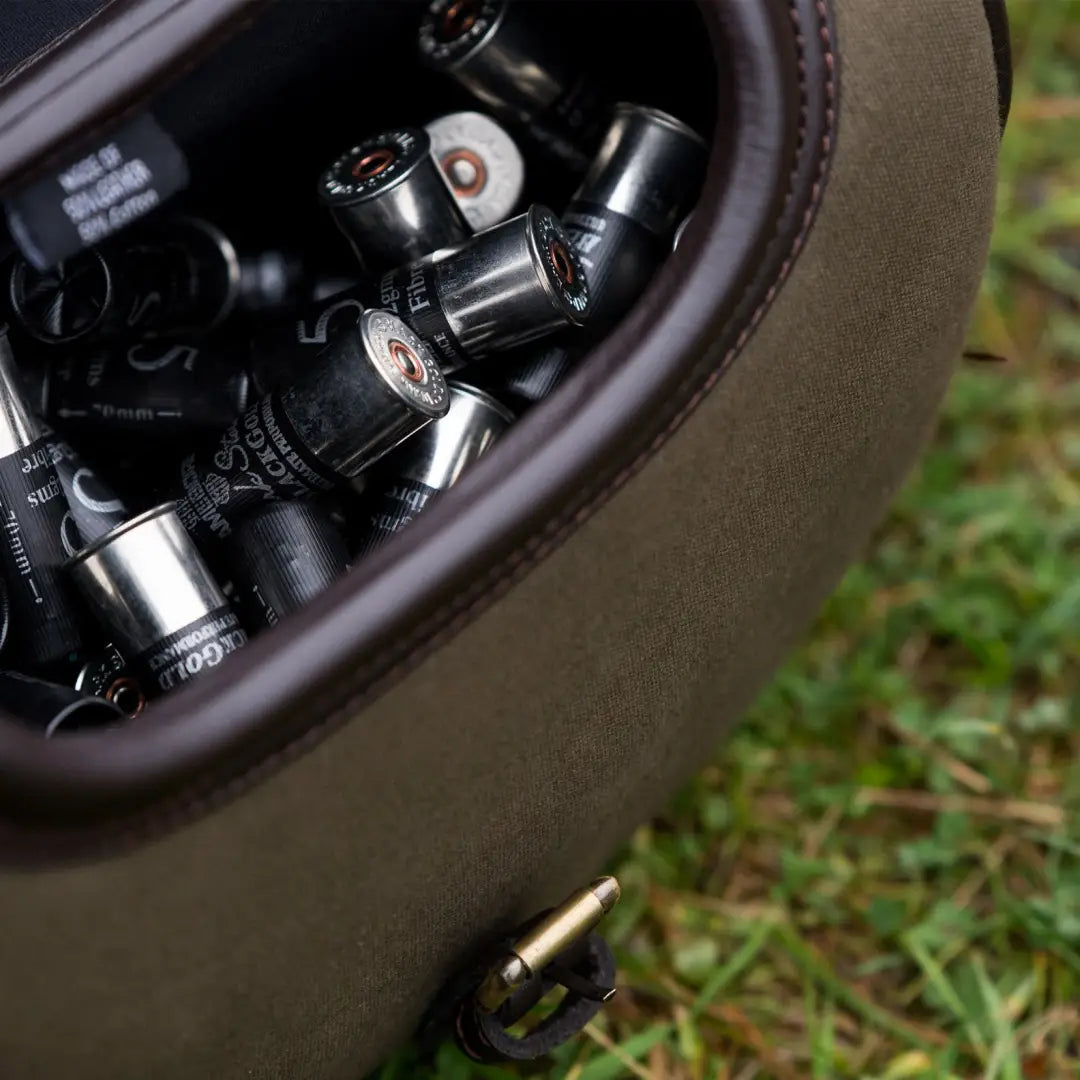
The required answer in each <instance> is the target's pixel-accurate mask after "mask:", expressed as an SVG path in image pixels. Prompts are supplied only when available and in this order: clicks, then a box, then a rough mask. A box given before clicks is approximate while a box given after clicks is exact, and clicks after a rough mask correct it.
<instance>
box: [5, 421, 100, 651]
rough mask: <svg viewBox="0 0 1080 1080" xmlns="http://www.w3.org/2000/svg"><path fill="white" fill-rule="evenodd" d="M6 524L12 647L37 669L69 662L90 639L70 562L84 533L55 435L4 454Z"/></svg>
mask: <svg viewBox="0 0 1080 1080" xmlns="http://www.w3.org/2000/svg"><path fill="white" fill-rule="evenodd" d="M0 529H2V531H3V542H2V543H0V570H2V572H3V575H4V578H5V579H6V581H7V586H8V606H9V610H10V619H11V634H10V638H9V642H8V646H7V650H8V652H9V654H10V656H11V658H12V660H13V662H15V663H16V664H17V665H18V666H19V667H20V668H25V669H27V670H31V671H36V670H42V669H45V668H48V667H51V666H52V665H54V664H57V663H60V662H63V661H65V660H66V659H67V658H68V657H69V656H72V655H73V654H76V653H77V652H78V651H79V649H80V648H81V647H82V645H83V634H82V628H81V624H80V619H79V616H78V611H77V609H76V607H75V605H74V601H73V599H72V597H71V594H70V586H69V585H68V582H67V581H66V580H65V579H64V575H63V569H62V568H63V565H64V563H65V562H66V561H67V560H68V558H69V557H70V556H71V555H72V554H73V553H74V552H75V551H77V550H78V548H79V546H80V545H81V538H80V536H79V533H78V531H77V528H76V523H75V519H74V516H73V515H72V513H71V511H70V510H69V508H68V505H67V501H66V499H65V497H64V486H63V484H62V483H61V482H60V477H59V475H58V474H57V470H56V465H55V463H54V461H53V448H52V446H51V444H50V442H49V439H48V438H47V437H44V436H41V437H39V438H37V439H36V440H35V441H34V442H32V443H30V445H29V446H26V447H25V448H23V449H22V450H20V451H19V452H18V453H16V454H11V455H9V456H7V457H5V458H0Z"/></svg>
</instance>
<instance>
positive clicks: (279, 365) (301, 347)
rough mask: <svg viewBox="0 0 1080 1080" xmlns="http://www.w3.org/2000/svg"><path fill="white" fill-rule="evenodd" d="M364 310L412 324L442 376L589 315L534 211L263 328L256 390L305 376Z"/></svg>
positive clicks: (580, 273)
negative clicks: (314, 358) (313, 359)
mask: <svg viewBox="0 0 1080 1080" xmlns="http://www.w3.org/2000/svg"><path fill="white" fill-rule="evenodd" d="M368 307H377V308H382V309H383V310H385V311H391V312H393V313H394V314H395V315H398V316H399V317H400V318H401V319H403V320H404V321H405V322H406V323H408V324H409V326H411V327H412V329H413V330H415V331H416V333H417V334H419V336H420V337H421V338H422V339H423V341H424V342H425V344H426V345H427V346H428V348H429V349H431V351H432V353H433V354H434V355H435V358H436V360H437V361H438V364H439V367H440V368H441V369H442V370H443V371H444V372H453V371H456V370H457V369H458V368H460V367H462V366H464V364H465V363H467V362H469V361H472V360H476V359H479V358H480V357H483V356H487V355H488V354H489V353H493V352H498V351H500V350H503V349H508V348H510V347H512V346H514V345H521V344H524V343H525V342H528V341H534V340H536V339H537V338H540V337H544V336H545V335H547V334H551V333H553V332H554V331H556V330H560V329H566V328H569V327H573V326H578V325H581V324H583V323H585V322H586V321H587V320H588V319H589V317H590V314H591V311H590V291H589V283H588V279H587V276H586V274H585V272H584V270H583V268H582V265H581V262H580V260H579V259H578V257H577V255H576V254H575V253H574V250H573V245H572V244H571V243H570V238H569V236H568V235H567V233H566V231H565V230H564V229H563V227H562V224H561V223H560V222H559V219H558V218H557V217H556V216H555V215H554V214H553V213H552V212H551V211H550V210H548V209H547V208H546V207H544V206H539V205H534V206H532V207H530V208H529V210H528V211H527V212H526V213H524V214H520V215H519V216H518V217H515V218H511V219H510V220H509V221H504V222H503V223H502V224H501V225H496V226H494V227H493V228H491V229H488V230H486V231H485V232H482V233H477V235H476V236H474V237H472V238H471V239H470V240H468V241H466V242H465V243H464V244H461V245H459V246H458V247H456V248H450V249H448V250H445V251H441V252H438V253H436V255H434V256H432V257H430V258H425V259H421V260H419V261H417V262H414V263H410V264H409V265H407V266H402V267H399V268H398V269H396V270H389V271H387V272H386V273H385V274H384V275H383V276H382V278H381V279H380V280H379V281H378V282H377V283H371V282H366V283H364V284H361V285H358V286H355V287H354V288H351V289H348V290H346V291H344V292H342V293H339V294H338V295H337V296H334V297H331V298H330V299H329V300H326V301H324V302H323V303H320V304H317V305H314V306H313V307H312V308H311V309H310V310H309V311H307V312H306V313H305V314H304V316H303V317H302V318H300V319H299V320H298V321H296V322H294V323H288V324H285V323H282V324H279V325H277V326H274V327H270V328H268V329H267V330H266V331H265V332H263V333H261V334H259V335H258V336H257V337H256V338H255V340H254V341H253V342H252V346H251V357H250V361H249V369H250V370H251V373H252V377H253V379H254V380H255V385H256V387H257V388H259V389H262V390H263V391H264V392H265V390H267V389H270V388H272V387H273V386H275V385H278V384H280V383H281V382H283V381H287V380H288V378H289V375H290V373H292V372H301V371H304V370H305V369H306V367H307V366H308V364H309V363H310V359H309V355H308V354H312V353H313V351H314V350H315V349H316V348H318V347H320V346H321V347H325V346H326V343H327V342H328V341H330V342H332V341H333V340H334V339H335V337H336V336H337V335H339V334H342V333H347V332H348V331H349V328H350V327H352V326H354V325H355V323H356V321H357V320H358V319H359V317H360V313H361V312H362V311H364V310H365V309H366V308H368Z"/></svg>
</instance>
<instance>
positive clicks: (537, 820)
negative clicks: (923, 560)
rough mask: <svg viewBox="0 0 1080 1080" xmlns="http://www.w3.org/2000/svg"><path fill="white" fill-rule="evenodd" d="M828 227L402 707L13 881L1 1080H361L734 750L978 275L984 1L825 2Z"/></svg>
mask: <svg viewBox="0 0 1080 1080" xmlns="http://www.w3.org/2000/svg"><path fill="white" fill-rule="evenodd" d="M836 9H837V21H838V31H839V45H840V53H841V62H842V67H841V70H842V83H841V94H842V112H841V126H840V132H839V144H838V148H837V154H836V157H835V160H834V164H833V169H832V177H831V180H830V183H829V187H828V190H827V193H826V196H825V199H824V204H823V207H822V211H821V216H820V219H819V221H818V223H817V226H816V227H815V230H814V232H813V234H812V236H811V239H810V242H809V244H808V246H807V247H806V249H805V251H804V253H803V255H802V257H801V260H800V261H799V263H798V265H797V266H796V268H795V271H794V273H793V275H792V277H791V278H790V280H789V281H788V283H787V285H786V286H785V288H784V289H783V291H782V293H781V294H780V296H779V298H778V300H777V302H776V304H775V306H774V307H773V309H772V311H771V313H770V314H769V316H768V317H767V318H766V320H765V321H764V322H763V323H762V325H761V327H760V328H759V330H758V331H757V333H756V335H755V336H754V337H753V339H752V340H751V342H750V343H749V345H748V347H747V348H746V349H745V351H744V352H743V354H742V355H741V356H740V357H739V358H738V359H737V361H736V362H735V364H734V366H733V367H732V368H731V370H730V371H729V372H728V373H727V374H726V375H725V376H724V378H722V379H721V380H720V382H719V384H718V385H717V387H716V389H715V390H714V391H713V392H712V394H711V396H710V397H709V398H708V399H707V400H706V401H705V402H704V404H703V405H702V406H701V407H700V408H699V410H698V411H697V412H696V413H695V414H694V416H693V417H692V418H691V419H690V421H689V422H688V423H687V424H686V425H685V426H684V427H683V428H682V429H681V430H680V431H679V432H678V434H677V435H676V436H675V437H674V438H673V439H672V440H671V441H670V442H669V443H668V444H667V445H666V446H665V447H664V448H663V450H662V451H661V452H660V453H659V454H658V455H657V457H656V458H654V459H653V460H652V461H651V463H650V464H649V465H648V466H647V467H646V468H645V469H644V470H643V471H642V472H641V473H640V474H639V475H638V476H637V477H636V478H635V479H634V480H633V481H632V482H631V483H630V484H629V485H628V486H627V487H625V488H624V489H623V490H622V491H621V492H620V493H619V494H618V495H616V496H615V497H614V498H613V499H612V500H611V501H610V502H609V503H608V504H607V505H606V506H605V507H604V508H603V509H602V510H601V511H600V512H599V513H598V514H597V515H596V516H595V517H594V518H593V519H591V520H590V521H589V522H587V523H586V524H585V525H584V526H583V527H582V528H581V529H580V531H579V532H577V533H576V534H575V535H574V536H573V537H572V538H571V539H570V540H569V542H568V543H567V544H566V545H565V546H564V547H562V548H561V549H559V550H558V551H556V552H555V553H554V554H552V555H551V557H550V558H548V559H547V560H546V561H545V562H544V563H543V564H542V565H540V566H539V567H538V568H537V569H535V570H534V571H533V572H532V573H531V574H529V575H528V576H527V577H526V578H525V579H524V580H523V581H522V582H521V583H520V584H518V585H517V586H516V587H515V588H514V589H512V590H511V591H510V592H509V593H508V594H507V595H506V596H505V597H504V598H502V599H501V600H500V601H498V602H497V603H496V604H495V605H494V606H493V607H492V608H491V609H490V610H488V611H487V612H486V613H485V614H484V615H483V616H481V617H480V618H479V619H478V620H477V621H476V622H474V623H473V624H472V625H471V626H469V627H468V628H467V629H465V630H464V631H463V632H462V633H461V634H460V635H459V636H458V637H456V638H455V639H454V640H453V641H452V642H450V643H449V644H447V645H446V646H445V647H443V648H442V649H441V650H439V651H438V652H437V653H436V654H434V655H433V656H431V657H430V658H428V659H427V660H426V661H425V662H424V663H423V664H422V665H421V666H420V667H419V668H418V669H417V670H416V671H415V672H414V673H413V674H411V675H410V676H409V677H408V678H407V679H406V681H405V682H404V683H402V684H401V685H399V686H398V687H396V688H395V689H393V690H392V691H390V692H389V693H387V694H386V695H385V696H384V697H383V698H382V699H381V700H379V701H378V702H377V703H376V704H375V705H374V706H373V707H371V708H368V709H367V710H365V711H364V712H363V713H362V714H360V715H358V716H357V717H356V718H355V720H354V722H352V723H351V724H349V725H348V726H346V727H345V728H344V729H343V730H341V731H339V732H338V733H337V734H335V735H334V736H332V737H331V738H329V739H328V740H326V741H325V742H324V743H322V744H321V745H320V746H319V747H318V748H317V749H315V750H314V751H313V752H312V753H310V754H309V755H308V756H306V757H304V758H303V759H301V760H299V761H298V762H296V763H294V764H292V765H291V766H289V767H288V768H286V769H285V770H284V771H283V772H281V773H280V774H278V775H276V776H274V777H273V778H272V779H270V780H269V781H267V782H265V783H263V784H261V785H260V786H259V787H257V788H256V789H254V790H253V791H251V792H250V793H248V794H246V795H244V796H243V797H242V798H240V799H238V800H237V801H235V802H233V803H231V804H230V805H228V806H226V807H224V808H223V809H221V810H220V811H218V812H216V813H214V814H213V815H212V816H210V817H208V818H206V819H204V820H201V821H198V822H196V823H195V824H193V825H190V826H187V827H185V828H183V829H181V830H179V831H178V832H176V833H175V834H173V835H171V836H169V837H167V838H165V839H163V840H161V841H158V842H156V843H153V844H151V845H149V846H146V847H143V848H141V849H139V850H137V851H134V852H133V853H130V854H128V855H125V856H123V857H119V858H116V859H112V860H109V861H105V862H100V863H97V864H94V865H88V866H80V867H74V868H66V869H59V870H53V871H48V872H41V873H31V872H14V871H4V872H3V873H2V874H0V925H2V926H3V927H4V932H3V934H2V935H0V973H2V975H0V978H2V980H3V993H2V996H3V1000H2V1009H0V1075H2V1076H3V1077H4V1080H30V1078H42V1077H44V1078H48V1080H58V1078H64V1080H67V1078H78V1080H99V1078H100V1080H145V1078H146V1077H154V1080H174V1078H177V1080H179V1078H184V1080H240V1078H251V1077H258V1078H262V1077H282V1078H303V1080H324V1078H327V1080H328V1078H335V1080H339V1078H340V1080H345V1078H348V1080H356V1078H357V1077H359V1076H361V1075H363V1073H364V1072H365V1071H366V1070H368V1069H370V1068H372V1067H373V1066H374V1065H375V1064H376V1063H377V1062H378V1061H379V1059H380V1058H381V1057H382V1056H383V1055H384V1054H385V1053H387V1052H388V1051H389V1050H390V1049H392V1048H393V1047H394V1045H395V1044H397V1043H399V1042H400V1041H402V1040H404V1039H406V1038H407V1037H408V1036H409V1034H410V1032H411V1031H412V1029H413V1027H414V1025H415V1023H416V1021H417V1018H418V1016H419V1014H420V1012H421V1010H422V1009H423V1007H424V1005H425V1003H426V1002H427V1000H428V999H429V997H430V995H431V994H432V993H433V992H434V991H435V989H436V987H437V986H438V985H439V983H440V980H441V979H442V978H443V977H444V976H445V975H446V974H447V973H448V971H449V970H450V969H451V967H452V965H453V963H454V962H455V961H456V959H457V958H458V957H459V956H461V954H462V953H463V951H464V950H466V949H467V948H468V947H469V946H470V945H471V944H473V943H475V942H477V941H479V940H481V939H482V938H483V937H484V935H485V934H488V933H490V932H491V931H492V930H493V929H494V928H496V927H504V926H506V925H509V924H513V923H514V922H515V921H517V920H519V919H521V918H524V917H527V916H529V915H531V914H533V913H534V912H535V911H536V910H537V909H538V908H540V907H542V906H544V905H546V904H548V903H550V902H552V901H553V900H555V899H557V898H559V897H560V896H562V895H563V894H565V893H566V892H567V891H568V890H569V889H570V888H572V887H575V886H577V885H578V884H580V883H583V882H584V881H586V880H587V879H588V878H589V877H590V876H591V875H592V874H593V873H594V872H596V871H597V870H598V869H600V866H601V863H602V860H603V859H604V858H605V857H606V856H607V855H608V854H610V853H611V852H612V851H613V849H614V848H615V847H616V846H617V845H618V844H619V843H620V842H621V841H622V840H623V839H624V838H625V837H626V836H627V834H628V832H629V831H630V830H631V829H632V827H633V826H634V825H635V824H636V823H637V822H639V821H641V820H642V819H644V818H646V817H647V816H648V815H649V814H650V813H652V812H653V811H655V810H656V809H657V808H659V807H661V806H662V805H663V803H664V801H665V799H667V798H668V797H669V795H670V794H671V792H672V791H673V789H674V788H675V787H676V786H677V785H678V784H679V783H680V782H682V781H683V780H684V779H685V778H686V777H687V776H688V774H689V773H690V772H691V771H692V770H693V769H694V768H695V767H696V766H698V765H700V764H701V763H702V761H703V760H704V759H705V757H706V756H707V755H708V754H709V752H710V750H711V749H712V747H713V746H714V745H715V744H716V742H717V740H718V739H719V738H720V736H721V735H722V733H723V732H724V731H725V729H727V728H729V727H730V726H731V725H732V724H734V723H735V722H736V721H737V720H738V718H739V715H740V713H741V712H742V711H743V710H744V709H745V708H746V706H747V705H748V703H749V702H750V701H751V699H752V698H753V696H754V694H755V693H756V691H757V690H758V689H759V688H760V686H761V684H762V683H763V682H764V681H765V680H766V679H767V678H768V677H769V674H770V673H771V672H772V671H773V670H774V668H775V667H776V665H777V664H778V663H779V662H780V661H781V660H782V658H783V656H784V654H785V653H786V651H787V650H788V649H789V648H790V647H791V646H792V645H793V644H794V642H795V641H796V640H797V638H798V637H799V635H800V634H801V633H802V632H803V630H804V629H805V627H806V625H807V623H808V622H809V620H810V619H811V618H812V616H813V614H814V612H815V611H816V609H817V608H818V606H819V604H820V603H821V601H822V599H823V598H824V597H825V595H826V594H827V593H828V591H829V590H830V588H831V587H832V586H833V585H834V584H835V582H836V581H837V579H838V577H839V576H840V574H841V572H842V571H843V569H844V567H845V565H846V564H847V563H848V562H849V561H850V560H851V559H852V558H854V557H856V556H857V554H858V553H859V551H860V548H861V547H862V545H863V544H864V542H865V539H866V537H867V535H868V534H869V532H870V530H871V529H872V527H873V525H874V524H875V523H876V522H877V521H878V520H879V518H880V516H881V514H882V513H883V512H884V510H885V508H886V506H887V504H888V502H889V499H890V497H891V496H892V494H893V493H894V492H895V490H896V488H897V486H898V485H899V483H900V482H901V480H902V478H903V476H904V474H905V472H906V471H907V469H908V468H909V466H910V464H911V462H912V460H913V459H914V457H915V455H916V453H917V451H918V449H919V447H920V445H921V444H922V443H923V441H924V439H925V437H926V436H927V433H928V431H929V430H930V427H931V424H932V420H933V415H934V412H935V409H936V407H937V405H938V403H939V400H940V398H941V395H942V393H943V390H944V388H945V386H946V383H947V381H948V379H949V375H950V372H951V370H952V367H953V364H954V361H955V358H956V356H957V354H958V352H959V350H960V347H961V342H962V338H963V334H964V328H965V323H966V320H967V317H968V313H969V309H970V306H971V304H972V301H973V298H974V296H975V292H976V288H977V284H978V280H979V275H980V270H981V268H982V265H983V261H984V258H985V252H986V246H987V239H988V233H989V229H990V223H991V217H992V201H993V195H994V174H995V160H996V154H997V144H998V113H997V100H996V83H995V73H994V68H993V61H992V55H991V47H990V39H989V35H988V31H987V26H986V21H985V17H984V15H983V11H982V3H981V0H949V2H948V3H942V2H941V0H908V2H907V3H904V4H896V3H894V2H893V0H837V3H836Z"/></svg>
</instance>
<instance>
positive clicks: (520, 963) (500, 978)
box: [476, 877, 620, 1013]
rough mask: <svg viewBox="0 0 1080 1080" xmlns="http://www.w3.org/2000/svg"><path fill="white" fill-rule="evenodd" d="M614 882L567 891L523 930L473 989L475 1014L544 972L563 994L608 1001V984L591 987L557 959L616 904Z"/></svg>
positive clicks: (612, 990) (496, 1005)
mask: <svg viewBox="0 0 1080 1080" xmlns="http://www.w3.org/2000/svg"><path fill="white" fill-rule="evenodd" d="M619 896H620V889H619V883H618V881H616V880H615V878H613V877H602V878H597V879H596V881H594V882H593V883H592V884H591V885H589V886H588V887H587V888H584V889H578V890H577V892H575V893H571V895H570V896H568V897H567V898H566V899H565V900H564V901H563V902H562V903H561V904H560V905H559V906H558V907H557V908H555V909H554V910H552V911H550V912H548V914H547V915H545V916H544V917H543V918H542V919H541V920H540V921H539V922H538V923H537V924H536V925H535V926H533V927H531V928H530V929H529V930H527V931H526V932H525V933H524V934H523V935H522V936H521V937H520V938H518V940H517V941H515V942H514V944H513V945H512V946H511V949H510V951H509V952H508V953H506V955H505V956H503V957H502V959H501V960H499V962H498V963H497V964H496V965H495V966H494V967H493V968H492V969H491V971H489V972H488V974H487V977H486V978H485V979H484V981H483V982H482V983H481V984H480V986H479V988H478V989H477V991H476V1005H477V1008H478V1009H479V1010H480V1011H481V1012H485V1013H493V1012H495V1011H496V1010H497V1009H498V1008H499V1007H500V1006H501V1005H502V1004H503V1003H504V1002H505V1001H506V1000H507V999H508V998H509V997H510V996H511V995H512V994H513V993H514V992H515V991H516V990H519V989H520V988H521V987H522V986H523V985H524V984H525V981H526V980H527V979H529V978H530V977H531V976H533V975H540V974H541V973H544V972H546V973H547V974H548V975H549V976H550V977H551V978H553V979H554V980H555V981H556V982H558V983H560V984H561V985H563V986H565V987H566V988H567V990H569V991H571V992H572V993H575V994H578V995H580V996H581V997H585V998H588V999H589V1000H590V1001H610V1000H611V998H612V997H614V996H615V988H614V987H613V986H596V985H595V984H594V983H592V982H591V981H590V980H589V979H586V978H584V977H583V976H581V975H578V974H577V973H576V972H574V971H572V970H570V968H568V967H567V966H565V965H563V964H559V963H558V962H557V958H558V957H559V956H560V955H561V954H562V953H564V952H565V951H566V950H567V949H569V948H570V947H571V946H572V945H575V944H576V943H577V942H579V941H581V940H582V939H583V938H584V937H585V936H586V935H587V934H588V933H589V932H590V931H591V930H592V929H593V927H595V926H596V924H597V923H598V922H600V920H601V919H602V918H603V917H604V916H605V915H606V914H607V913H608V912H609V911H610V910H611V909H612V908H613V907H614V906H615V905H616V903H618V900H619Z"/></svg>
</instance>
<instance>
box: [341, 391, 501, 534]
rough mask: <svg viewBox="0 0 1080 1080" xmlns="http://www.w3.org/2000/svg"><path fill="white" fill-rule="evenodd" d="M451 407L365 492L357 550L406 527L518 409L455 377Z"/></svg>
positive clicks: (492, 440) (399, 453) (384, 467)
mask: <svg viewBox="0 0 1080 1080" xmlns="http://www.w3.org/2000/svg"><path fill="white" fill-rule="evenodd" d="M449 385H450V411H449V412H448V413H447V414H446V416H444V417H443V419H442V420H437V421H436V422H435V423H434V424H431V425H430V426H429V427H426V428H425V429H424V430H423V431H421V432H420V433H419V434H418V435H416V436H415V437H414V438H412V439H410V440H409V441H408V442H407V443H405V445H404V446H402V447H401V448H400V449H399V450H397V451H395V452H394V453H393V454H392V455H390V457H388V458H387V459H386V461H385V462H384V463H383V465H382V467H381V468H380V469H379V470H378V473H377V475H373V476H372V479H371V483H370V485H369V486H368V487H367V489H366V490H365V492H364V494H363V496H362V497H363V499H364V500H365V506H366V511H367V512H366V514H365V518H364V522H365V523H364V535H363V536H362V538H361V540H360V543H359V545H358V551H357V554H366V553H367V552H369V551H372V550H374V549H375V548H376V547H378V546H379V545H380V544H381V543H382V542H383V541H384V540H386V539H387V538H388V537H390V536H392V535H393V534H394V533H396V532H398V531H399V530H400V529H403V528H404V527H405V526H406V525H408V524H409V522H410V521H412V519H413V518H414V517H415V516H416V515H417V514H418V513H420V512H421V511H422V510H423V509H424V507H425V506H426V505H427V503H428V501H429V500H430V499H431V498H432V496H434V495H437V494H438V493H439V492H440V491H445V490H446V489H447V488H449V487H452V486H453V485H454V484H455V483H457V481H458V479H459V478H460V477H461V475H462V473H464V471H465V470H466V469H467V468H469V466H470V465H472V464H473V462H474V461H476V460H477V459H478V458H480V457H481V456H482V455H483V454H486V453H487V452H488V450H490V449H491V447H492V445H493V444H494V443H495V441H496V440H497V439H498V438H499V437H500V436H501V435H502V434H503V432H504V431H506V429H507V428H508V427H509V426H510V425H511V424H512V423H513V421H514V414H513V413H512V412H510V410H509V409H507V408H506V407H505V406H503V405H502V404H500V403H499V402H498V401H496V400H495V399H494V398H493V397H491V396H490V395H488V394H485V393H484V392H483V391H482V390H478V389H477V388H476V387H475V386H469V385H467V384H466V383H461V382H451V383H450V384H449Z"/></svg>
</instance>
